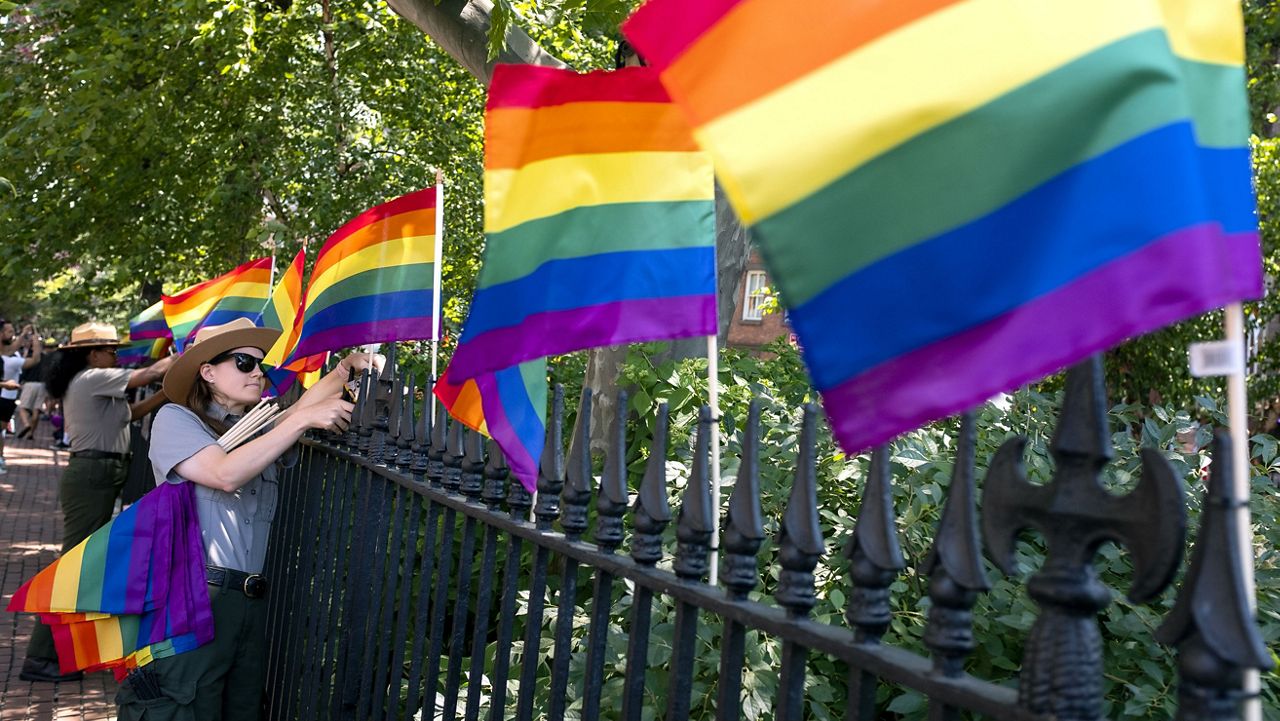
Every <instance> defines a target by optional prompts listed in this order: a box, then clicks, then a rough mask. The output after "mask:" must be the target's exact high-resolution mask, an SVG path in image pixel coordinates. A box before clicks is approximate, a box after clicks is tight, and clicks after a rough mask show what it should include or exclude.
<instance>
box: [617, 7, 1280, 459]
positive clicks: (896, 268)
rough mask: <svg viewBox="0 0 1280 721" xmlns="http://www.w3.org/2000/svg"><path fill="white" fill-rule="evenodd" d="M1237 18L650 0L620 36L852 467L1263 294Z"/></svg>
mask: <svg viewBox="0 0 1280 721" xmlns="http://www.w3.org/2000/svg"><path fill="white" fill-rule="evenodd" d="M1240 12H1241V11H1240V4H1239V2H1238V1H1237V0H1125V1H1124V2H1115V1H1114V0H1041V1H1039V2H1025V1H1024V0H968V1H967V2H956V1H955V0H912V1H905V0H904V1H900V2H889V1H888V0H881V1H869V2H856V3H833V4H831V5H830V6H824V8H823V11H822V18H821V21H820V22H817V23H813V22H812V21H811V19H810V18H808V17H806V16H805V15H804V13H797V12H796V11H795V4H794V3H791V2H785V1H784V0H718V1H717V2H705V3H697V4H695V5H694V6H691V5H690V4H688V3H685V2H681V1H679V0H651V2H649V3H647V4H646V5H644V6H643V7H641V8H640V9H639V10H638V11H637V12H636V13H635V14H634V15H633V16H632V18H631V19H630V20H629V21H628V22H627V23H626V25H625V27H624V32H625V34H626V35H627V37H628V38H629V39H630V40H631V42H632V43H633V44H634V45H635V46H636V47H637V48H639V50H640V52H641V53H642V54H643V55H644V56H645V58H646V59H647V60H648V61H649V62H650V63H652V64H653V66H654V67H656V68H658V70H659V72H660V73H661V77H662V81H663V83H664V85H665V86H666V87H667V89H668V90H669V91H670V93H671V95H672V98H673V99H674V100H675V101H676V102H677V103H678V104H679V105H680V106H681V108H682V109H683V110H684V111H685V113H686V115H687V116H688V117H689V119H690V120H691V122H692V123H693V125H694V126H695V127H696V130H695V136H696V137H697V138H698V141H699V143H700V144H701V145H702V146H703V147H705V148H707V149H708V150H709V151H710V152H711V154H712V155H713V156H714V158H715V162H716V172H717V174H718V177H719V179H720V181H721V184H722V185H723V187H724V189H725V192H726V193H727V194H728V196H729V198H730V200H731V201H732V202H733V205H734V207H735V208H736V209H737V211H738V214H739V216H740V217H741V218H742V219H743V221H744V222H746V223H749V224H750V225H751V226H752V234H753V237H754V238H755V239H756V240H757V241H758V242H759V244H760V246H761V250H762V252H763V254H764V257H765V261H766V263H767V265H768V267H769V270H770V273H771V274H772V277H773V278H772V279H773V282H774V283H775V284H776V286H777V288H778V290H779V292H780V294H781V298H782V300H783V302H784V304H785V305H786V306H787V307H788V308H789V309H790V321H791V324H792V326H793V327H794V329H795V331H796V334H797V336H798V339H799V342H800V345H801V346H802V347H803V348H804V354H805V358H806V361H807V363H808V366H809V371H810V373H811V375H812V377H813V381H814V384H815V385H816V387H817V389H818V390H819V391H820V392H821V394H822V396H823V399H824V404H825V407H826V411H827V415H828V417H829V418H830V421H831V424H832V427H833V430H834V432H835V434H836V436H837V438H838V439H839V440H840V442H841V444H842V445H843V447H844V448H845V449H846V450H847V451H850V452H856V451H859V450H862V449H864V448H867V447H869V446H871V445H874V444H877V443H880V442H882V441H884V440H886V439H888V438H890V437H892V436H894V435H896V434H898V433H901V432H903V431H905V430H908V429H910V428H913V427H916V426H918V425H920V424H922V423H924V422H927V421H930V420H933V419H936V418H940V417H943V416H946V415H948V414H951V413H954V412H956V411H958V410H961V409H963V408H966V407H968V406H972V405H974V404H976V403H979V402H981V401H983V400H984V399H986V398H988V397H990V396H991V395H992V394H994V393H996V392H999V391H1002V390H1007V389H1009V388H1012V387H1015V386H1017V385H1019V384H1021V383H1025V382H1027V381H1031V380H1034V379H1036V378H1038V377H1041V376H1043V375H1045V374H1047V373H1049V372H1052V371H1055V370H1057V369H1059V368H1062V367H1063V366H1064V365H1066V364H1069V363H1072V362H1074V361H1076V360H1078V359H1080V358H1082V357H1084V356H1086V355H1088V354H1091V353H1095V352H1097V351H1100V350H1103V349H1105V348H1108V347H1111V346H1113V345H1115V344H1116V343H1119V342H1120V341H1122V340H1124V339H1126V338H1129V337H1132V336H1135V335H1138V334H1141V333H1145V332H1148V331H1151V330H1154V329H1156V328H1159V327H1161V326H1163V325H1166V324H1168V323H1172V322H1175V321H1178V320H1181V319H1183V318H1186V317H1188V316H1191V315H1194V314H1197V313H1201V312H1203V311H1206V310H1209V309H1212V308H1215V307H1218V306H1221V305H1223V304H1225V303H1228V302H1232V301H1235V300H1239V299H1242V298H1252V297H1257V296H1259V295H1260V294H1261V293H1262V273H1261V264H1260V252H1259V242H1258V233H1257V221H1256V218H1255V203H1254V199H1253V195H1252V191H1251V187H1250V165H1249V149H1248V147H1247V142H1248V136H1249V125H1248V118H1247V109H1246V104H1245V76H1244V71H1243V69H1242V67H1241V66H1242V62H1243V32H1242V22H1241V15H1240Z"/></svg>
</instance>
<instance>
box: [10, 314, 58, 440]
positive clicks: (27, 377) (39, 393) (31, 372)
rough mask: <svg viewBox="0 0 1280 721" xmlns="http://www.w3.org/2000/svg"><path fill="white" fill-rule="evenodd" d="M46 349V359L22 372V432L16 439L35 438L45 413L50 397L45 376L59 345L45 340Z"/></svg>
mask: <svg viewBox="0 0 1280 721" xmlns="http://www.w3.org/2000/svg"><path fill="white" fill-rule="evenodd" d="M41 345H42V346H43V348H44V351H43V354H44V357H43V358H41V359H40V362H39V363H36V365H35V366H33V367H32V368H29V369H27V370H25V371H23V372H22V378H21V381H22V390H21V392H20V394H19V395H18V425H19V426H21V430H19V431H18V434H17V435H16V436H15V437H16V438H34V437H35V432H36V426H37V425H39V424H40V414H41V413H42V412H43V411H44V406H45V401H46V400H47V399H48V395H47V394H46V393H45V390H44V375H45V373H47V372H48V370H49V361H51V360H52V359H53V352H54V351H56V350H57V349H58V343H57V341H55V340H54V339H52V338H45V339H44V341H42V342H41Z"/></svg>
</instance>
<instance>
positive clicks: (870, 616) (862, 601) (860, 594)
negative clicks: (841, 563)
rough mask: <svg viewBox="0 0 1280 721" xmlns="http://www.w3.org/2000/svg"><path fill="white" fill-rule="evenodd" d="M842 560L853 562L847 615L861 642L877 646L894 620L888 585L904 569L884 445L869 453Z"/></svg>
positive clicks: (886, 451) (887, 457)
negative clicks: (868, 467)
mask: <svg viewBox="0 0 1280 721" xmlns="http://www.w3.org/2000/svg"><path fill="white" fill-rule="evenodd" d="M846 555H847V556H848V557H849V558H850V560H851V561H852V563H851V567H852V576H853V594H852V595H851V596H850V598H849V607H848V610H847V611H846V614H845V615H846V617H847V618H848V620H849V623H850V624H852V625H853V626H854V627H855V628H856V629H857V633H858V637H859V638H861V639H862V640H864V641H867V642H870V643H878V642H879V641H880V637H881V636H883V635H884V632H885V630H886V629H888V628H889V621H890V620H891V618H892V609H891V608H890V607H889V585H890V584H891V583H893V579H894V577H896V576H897V575H898V572H899V571H901V570H902V569H904V568H906V566H907V564H906V562H905V561H904V560H903V558H902V549H901V548H900V547H899V546H898V533H897V530H896V529H895V528H894V512H893V490H892V488H891V486H890V482H889V447H888V446H877V447H876V448H875V450H873V451H872V452H871V468H870V470H869V472H868V473H867V483H866V487H865V488H864V489H863V491H862V503H861V505H860V506H859V508H858V519H857V521H855V523H854V527H853V538H851V539H850V541H849V546H848V548H847V549H846Z"/></svg>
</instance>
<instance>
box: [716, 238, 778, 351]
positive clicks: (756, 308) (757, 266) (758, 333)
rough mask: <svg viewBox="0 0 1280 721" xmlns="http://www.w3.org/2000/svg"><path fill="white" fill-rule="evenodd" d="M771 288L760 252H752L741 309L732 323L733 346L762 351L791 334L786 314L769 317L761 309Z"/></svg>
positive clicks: (742, 285)
mask: <svg viewBox="0 0 1280 721" xmlns="http://www.w3.org/2000/svg"><path fill="white" fill-rule="evenodd" d="M771 286H772V283H771V282H770V281H769V275H768V273H767V272H766V271H765V269H764V262H763V261H761V259H760V251H758V250H756V249H755V248H752V249H751V257H750V258H748V259H747V268H746V270H744V271H743V273H742V278H741V281H740V282H739V284H738V297H737V299H736V300H737V308H736V310H735V311H734V314H733V320H732V321H730V322H729V339H728V344H729V345H731V346H739V347H745V348H760V347H761V346H764V345H765V344H767V343H770V342H772V341H773V340H775V339H776V338H777V337H778V336H785V335H790V334H791V328H790V327H789V326H787V321H786V314H785V313H784V312H782V311H781V310H776V311H774V312H772V313H765V312H764V311H763V309H762V308H761V307H760V306H761V301H763V300H764V298H765V296H764V294H763V292H762V291H763V290H764V289H765V288H768V287H771Z"/></svg>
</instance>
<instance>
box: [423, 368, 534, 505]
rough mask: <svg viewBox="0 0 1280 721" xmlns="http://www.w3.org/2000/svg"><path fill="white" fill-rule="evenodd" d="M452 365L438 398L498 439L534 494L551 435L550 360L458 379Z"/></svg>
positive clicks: (438, 383)
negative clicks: (548, 414)
mask: <svg viewBox="0 0 1280 721" xmlns="http://www.w3.org/2000/svg"><path fill="white" fill-rule="evenodd" d="M451 367H452V362H451V363H450V366H448V367H446V368H445V371H444V375H442V376H441V377H440V379H439V380H438V381H436V385H435V388H434V389H433V392H434V393H435V394H436V398H439V399H440V402H441V403H443V404H444V407H445V408H447V409H448V410H449V415H451V416H453V417H454V418H456V419H458V420H459V421H460V422H462V424H463V425H465V426H467V427H468V428H470V429H472V430H475V431H479V432H480V433H483V434H484V435H486V436H488V437H490V438H492V439H493V440H494V441H496V442H497V443H498V447H499V448H501V449H502V453H503V455H504V456H506V458H507V466H508V467H509V468H510V469H511V474H512V475H514V476H515V477H516V478H518V479H520V483H521V485H523V486H524V487H525V490H527V491H529V492H530V493H533V492H534V491H535V490H536V489H537V487H538V459H539V458H541V457H542V446H543V445H544V442H545V439H546V436H547V359H546V358H539V359H537V360H532V361H529V362H527V363H521V364H520V365H517V366H513V367H511V368H504V369H503V370H500V371H498V372H496V373H484V374H482V375H480V376H478V377H476V378H470V379H467V380H465V381H461V382H458V383H455V382H454V381H453V380H451V379H450V377H449V370H450V368H451Z"/></svg>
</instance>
